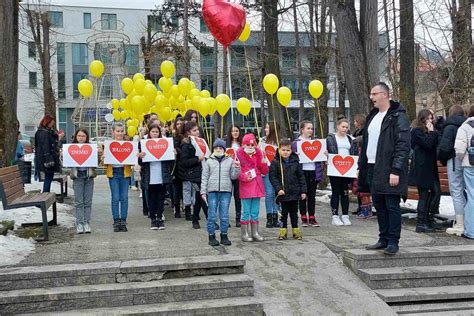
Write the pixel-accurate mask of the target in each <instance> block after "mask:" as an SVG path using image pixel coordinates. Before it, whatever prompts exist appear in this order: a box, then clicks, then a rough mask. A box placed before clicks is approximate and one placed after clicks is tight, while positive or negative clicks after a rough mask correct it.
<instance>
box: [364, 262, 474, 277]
mask: <svg viewBox="0 0 474 316" xmlns="http://www.w3.org/2000/svg"><path fill="white" fill-rule="evenodd" d="M450 269H451V270H450ZM404 270H406V271H404ZM410 270H412V271H410ZM358 272H359V274H360V276H361V277H363V278H368V279H369V280H370V281H388V280H394V281H395V280H405V279H425V278H445V277H458V276H474V264H452V265H438V266H407V267H389V268H367V269H359V271H358Z"/></svg>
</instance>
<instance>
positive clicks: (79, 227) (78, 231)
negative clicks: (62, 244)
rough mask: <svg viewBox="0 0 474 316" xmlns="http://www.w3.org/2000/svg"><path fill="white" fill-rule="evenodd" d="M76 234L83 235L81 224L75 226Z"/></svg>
mask: <svg viewBox="0 0 474 316" xmlns="http://www.w3.org/2000/svg"><path fill="white" fill-rule="evenodd" d="M76 233H78V234H83V233H84V226H83V225H82V224H77V225H76Z"/></svg>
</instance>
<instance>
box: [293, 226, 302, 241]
mask: <svg viewBox="0 0 474 316" xmlns="http://www.w3.org/2000/svg"><path fill="white" fill-rule="evenodd" d="M292 232H293V238H294V239H296V240H301V239H303V236H302V235H301V229H299V228H293V229H292Z"/></svg>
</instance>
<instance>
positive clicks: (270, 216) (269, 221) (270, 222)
mask: <svg viewBox="0 0 474 316" xmlns="http://www.w3.org/2000/svg"><path fill="white" fill-rule="evenodd" d="M265 227H266V228H272V227H273V214H267V224H266V225H265Z"/></svg>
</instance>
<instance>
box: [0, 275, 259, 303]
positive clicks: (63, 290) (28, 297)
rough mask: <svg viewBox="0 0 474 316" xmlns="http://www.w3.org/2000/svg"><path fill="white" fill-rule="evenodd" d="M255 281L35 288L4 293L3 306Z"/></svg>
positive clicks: (225, 279) (170, 281) (215, 278)
mask: <svg viewBox="0 0 474 316" xmlns="http://www.w3.org/2000/svg"><path fill="white" fill-rule="evenodd" d="M253 284H254V281H253V279H251V278H250V277H249V276H247V275H245V274H229V275H219V276H201V277H190V278H182V279H168V280H160V281H150V282H130V283H114V284H95V285H78V286H64V287H56V288H35V289H27V290H12V291H3V292H2V295H1V296H0V309H1V306H2V305H7V304H18V303H31V302H43V301H60V300H73V299H84V298H89V297H94V298H97V297H110V296H118V295H133V294H147V293H162V292H184V291H198V290H203V289H206V290H210V289H216V290H218V289H223V288H241V287H253Z"/></svg>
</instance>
